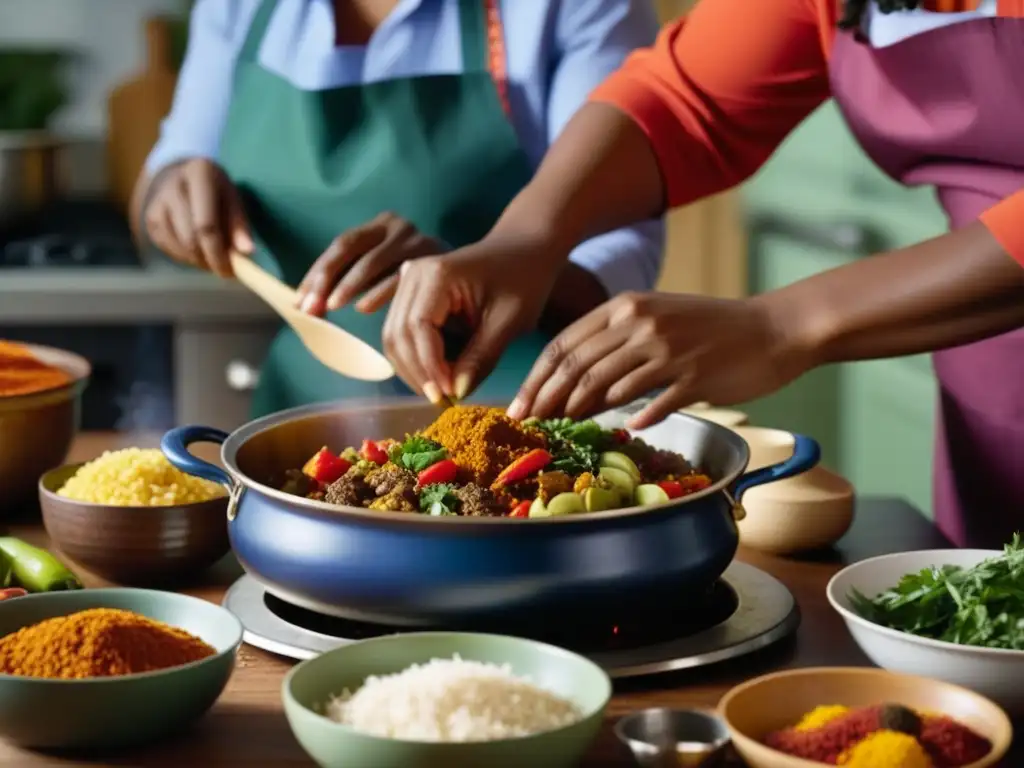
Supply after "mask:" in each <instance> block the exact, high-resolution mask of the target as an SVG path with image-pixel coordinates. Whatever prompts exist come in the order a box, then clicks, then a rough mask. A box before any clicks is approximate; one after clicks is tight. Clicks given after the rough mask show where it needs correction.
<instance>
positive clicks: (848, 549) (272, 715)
mask: <svg viewBox="0 0 1024 768" xmlns="http://www.w3.org/2000/svg"><path fill="white" fill-rule="evenodd" d="M156 440H157V438H156V437H155V436H147V437H144V438H140V437H134V438H132V437H128V436H122V435H103V434H87V435H83V436H82V437H80V438H79V439H78V441H77V442H76V444H75V447H74V449H73V452H72V456H71V458H70V459H69V461H84V460H87V459H91V458H94V457H95V456H96V455H98V454H99V453H101V452H102V451H103V450H106V449H111V448H117V447H122V446H125V445H133V444H134V445H155V444H156ZM206 447H208V446H206ZM203 453H206V455H207V457H209V454H208V453H207V452H206V451H203ZM12 533H13V534H14V535H16V536H22V537H24V538H26V539H29V540H32V541H33V542H35V543H38V544H44V545H45V543H46V536H45V532H44V531H43V530H42V528H41V526H40V525H39V524H38V523H36V524H26V525H19V526H12ZM946 546H949V544H948V542H947V541H946V540H945V539H944V538H943V537H942V535H941V534H939V533H938V531H937V530H936V529H935V528H934V527H933V526H932V524H931V523H929V522H928V521H927V520H926V519H925V518H924V517H923V516H922V515H921V514H920V513H918V512H917V511H916V510H915V509H914V508H913V507H911V506H910V505H908V504H906V503H905V502H903V501H901V500H898V499H894V498H865V499H861V500H859V501H858V503H857V517H856V522H855V523H854V526H853V528H852V529H851V531H850V532H849V533H848V534H847V535H846V536H845V537H844V538H843V539H842V541H841V542H840V543H839V545H838V547H837V548H836V550H835V551H833V552H829V553H826V554H823V555H817V556H815V557H809V558H806V559H800V560H797V559H787V558H779V557H772V556H768V555H763V554H760V553H756V552H749V551H744V550H741V551H740V554H739V559H740V560H742V561H744V562H747V563H750V564H751V565H754V566H756V567H758V568H762V569H764V570H765V571H767V572H769V573H771V574H772V575H774V576H775V577H777V578H779V579H781V580H782V581H783V582H784V583H785V584H786V585H787V586H788V587H789V588H790V589H791V590H792V591H793V594H794V595H795V596H796V598H797V601H798V602H799V604H800V608H801V610H802V613H803V623H802V625H801V626H800V629H799V631H798V633H797V636H796V638H795V640H790V641H787V642H783V643H781V644H780V645H778V646H775V647H772V648H769V649H767V650H766V651H764V652H761V653H759V654H757V655H755V656H749V657H746V658H744V659H740V660H737V661H733V662H729V663H724V664H721V665H718V666H716V667H712V668H708V669H704V670H695V671H690V672H684V673H679V674H674V675H670V676H655V677H652V678H649V679H642V680H639V681H624V682H619V683H616V695H615V697H614V699H613V701H612V703H611V706H610V708H609V711H608V718H607V722H606V725H605V728H604V729H603V731H602V733H601V736H600V738H599V739H598V741H597V743H596V744H595V745H594V747H593V749H592V750H591V752H590V753H589V756H588V758H587V760H586V761H585V762H584V763H583V766H584V768H626V767H627V766H630V765H633V763H632V761H631V758H630V756H629V754H628V752H626V751H625V750H624V749H623V748H622V747H620V745H619V744H618V742H617V741H616V739H615V737H614V735H613V734H612V730H611V725H612V722H613V721H614V719H615V718H617V717H619V716H621V715H624V714H626V713H628V712H630V711H633V710H636V709H640V708H643V707H650V706H672V707H683V706H714V705H715V704H716V703H717V702H718V699H719V698H720V697H721V696H722V694H723V693H725V691H727V690H728V689H729V688H730V687H732V686H733V685H735V684H737V683H739V682H741V681H743V680H746V679H748V678H750V677H755V676H757V675H761V674H764V673H766V672H770V671H773V670H777V669H783V668H791V667H809V666H820V665H830V666H846V665H853V666H864V665H867V664H868V662H867V660H866V658H865V657H864V656H863V654H861V652H860V651H859V650H858V649H857V647H856V646H855V645H854V643H853V640H852V639H851V638H850V636H849V635H848V634H847V632H846V629H845V627H844V625H843V623H842V621H841V620H840V618H839V617H838V615H836V614H835V613H834V612H833V611H832V609H831V608H830V607H829V605H828V602H827V600H826V598H825V584H826V583H827V582H828V580H829V578H830V577H831V576H832V575H833V574H834V573H835V572H836V571H837V570H839V569H840V568H841V567H843V565H845V564H847V563H851V562H854V561H857V560H862V559H864V558H867V557H872V556H874V555H879V554H884V553H888V552H897V551H904V550H915V549H931V548H939V547H946ZM239 573H240V570H239V569H238V566H237V565H236V564H234V563H227V562H225V563H221V564H219V565H218V566H217V567H215V568H214V569H212V570H211V571H210V572H209V573H208V574H206V576H205V577H204V580H203V583H202V584H200V585H197V586H195V587H193V588H190V589H187V590H185V591H187V592H188V593H189V594H193V595H197V596H200V597H204V598H206V599H208V600H211V601H214V602H220V599H221V596H222V595H223V593H224V590H225V588H226V587H227V586H228V585H229V584H230V583H231V581H232V580H233V579H234V578H236V577H237V576H238V575H239ZM85 581H86V583H87V584H89V585H90V586H98V585H100V584H101V583H102V582H99V581H98V580H96V579H90V578H89V577H88V575H85ZM291 666H292V662H291V661H290V660H285V659H281V658H278V657H275V656H273V655H271V654H267V653H264V652H263V651H259V650H256V649H254V648H250V647H249V646H243V647H242V649H241V651H240V652H239V657H238V667H237V669H236V670H235V674H234V676H233V678H232V680H231V682H230V683H229V685H228V688H227V690H226V691H225V693H224V695H223V696H222V697H221V699H220V701H218V703H217V704H216V705H215V707H214V708H213V710H212V711H211V712H210V713H209V715H208V716H207V717H205V718H204V719H203V720H202V721H200V722H199V723H198V724H197V725H196V726H195V727H194V729H192V730H191V731H189V732H188V733H187V734H185V735H183V736H182V737H180V738H178V739H176V740H173V741H172V742H170V743H167V744H164V745H159V746H154V747H150V748H147V749H145V750H138V751H133V752H131V753H128V754H119V755H117V756H110V757H93V758H91V759H89V760H88V761H85V760H83V761H76V760H74V759H69V758H65V757H54V756H44V755H33V754H29V753H26V752H23V751H20V750H17V749H14V748H12V747H8V746H5V745H3V744H2V743H0V766H17V767H18V768H57V767H58V766H86V765H89V766H133V767H135V766H139V767H146V768H148V767H149V766H167V767H168V768H178V766H182V765H202V766H213V765H216V766H218V767H219V768H234V767H237V768H243V767H244V768H287V767H290V766H296V767H298V766H304V767H308V766H312V765H313V763H312V761H311V760H309V759H308V757H307V756H306V755H305V753H304V752H303V751H302V749H301V747H299V745H298V743H297V742H296V741H295V739H294V738H293V737H292V735H291V731H290V730H289V728H288V724H287V722H286V721H285V718H284V714H283V712H282V708H281V699H280V686H281V679H282V677H283V676H284V674H285V673H286V672H287V670H288V669H290V668H291ZM734 765H735V764H734ZM1005 765H1024V743H1021V740H1018V744H1017V746H1016V747H1015V749H1014V750H1013V751H1012V753H1011V755H1010V756H1008V758H1007V760H1006V761H1005Z"/></svg>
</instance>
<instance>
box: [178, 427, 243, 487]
mask: <svg viewBox="0 0 1024 768" xmlns="http://www.w3.org/2000/svg"><path fill="white" fill-rule="evenodd" d="M227 439H228V433H227V432H225V431H223V430H221V429H214V428H213V427H202V426H199V425H196V424H193V425H190V426H187V427H175V428H174V429H172V430H169V431H168V432H167V433H166V434H164V436H163V438H162V439H161V440H160V450H161V451H163V452H164V456H166V457H167V460H168V461H169V462H171V464H173V465H174V466H176V467H177V468H178V469H180V470H181V471H182V472H184V473H185V474H187V475H195V476H196V477H201V478H203V479H204V480H212V481H213V482H215V483H219V484H220V485H223V486H224V487H225V488H227V489H228V491H233V490H234V484H235V483H234V481H233V480H232V479H231V475H229V474H228V473H227V471H226V470H223V469H221V468H220V467H218V466H217V465H216V464H211V463H210V462H208V461H204V460H203V459H200V458H199V457H198V456H193V455H192V454H191V453H190V452H189V450H188V447H189V446H190V445H192V443H217V444H218V445H219V444H221V443H223V442H224V441H225V440H227Z"/></svg>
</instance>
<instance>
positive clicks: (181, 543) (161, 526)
mask: <svg viewBox="0 0 1024 768" xmlns="http://www.w3.org/2000/svg"><path fill="white" fill-rule="evenodd" d="M80 466H82V465H81V464H68V465H67V466H64V467H60V468H58V469H54V470H51V471H50V472H47V473H46V474H45V475H43V476H42V477H41V478H40V479H39V505H40V506H41V507H42V510H43V525H45V526H46V532H47V533H48V534H49V535H50V540H51V541H52V542H53V543H54V544H55V545H56V547H57V548H58V549H60V551H61V552H63V553H64V554H65V555H66V556H67V557H68V558H70V559H71V560H73V561H74V562H75V563H77V564H78V565H81V566H83V567H84V568H85V569H86V570H88V571H91V572H92V573H94V574H96V575H97V576H100V577H102V578H104V579H107V580H109V581H112V582H115V583H117V584H125V585H131V586H139V585H146V586H152V585H157V584H162V583H172V582H181V581H185V580H188V579H191V578H193V577H195V576H198V575H199V574H200V573H201V572H202V571H204V570H205V569H207V568H209V567H210V566H211V565H213V564H214V563H215V562H217V561H218V560H219V559H220V558H221V557H223V556H224V555H225V554H226V553H227V551H228V550H229V549H230V543H229V541H228V521H227V505H228V499H227V496H222V497H220V498H217V499H212V500H211V501H201V502H197V503H194V504H181V505H178V506H170V507H117V506H113V505H110V504H94V503H91V502H85V501H74V500H73V499H66V498H64V497H63V496H58V495H57V491H58V490H60V488H61V487H62V486H63V485H64V483H65V482H67V480H68V478H70V477H71V476H72V475H73V474H74V473H75V471H76V470H77V469H78V468H79V467H80Z"/></svg>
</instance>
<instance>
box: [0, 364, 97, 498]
mask: <svg viewBox="0 0 1024 768" xmlns="http://www.w3.org/2000/svg"><path fill="white" fill-rule="evenodd" d="M24 346H25V347H27V348H28V349H29V350H30V351H31V352H32V354H34V355H35V356H36V357H37V358H38V359H39V360H42V361H43V362H44V363H48V364H49V365H54V366H57V367H58V368H61V369H63V370H65V371H67V372H68V373H69V374H71V381H70V382H69V383H67V384H65V385H64V386H62V387H57V388H55V389H48V390H45V391H43V392H34V393H32V394H28V395H16V396H14V397H2V396H0V508H4V509H13V508H14V507H16V506H18V505H20V504H23V503H25V502H26V501H31V499H32V495H33V493H34V491H35V486H36V482H37V481H38V480H39V476H40V475H41V474H42V473H43V472H45V471H46V470H48V469H52V468H53V467H57V466H60V464H61V462H63V461H64V459H65V458H67V455H68V451H69V450H71V443H72V441H73V440H74V439H75V434H76V433H77V432H78V424H79V418H80V417H79V414H80V410H81V400H82V392H83V391H84V390H85V386H86V384H87V383H88V381H89V375H90V374H91V372H92V368H91V366H90V365H89V361H88V360H86V359H85V358H84V357H81V356H79V355H76V354H74V353H73V352H65V351H64V350H62V349H55V348H53V347H43V346H38V345H35V344H25V345H24Z"/></svg>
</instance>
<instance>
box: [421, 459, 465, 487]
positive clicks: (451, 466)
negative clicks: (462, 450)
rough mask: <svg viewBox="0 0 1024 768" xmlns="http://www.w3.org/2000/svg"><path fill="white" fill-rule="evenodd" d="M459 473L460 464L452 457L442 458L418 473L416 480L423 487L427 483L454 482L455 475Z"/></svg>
mask: <svg viewBox="0 0 1024 768" xmlns="http://www.w3.org/2000/svg"><path fill="white" fill-rule="evenodd" d="M458 473H459V467H458V465H457V464H456V463H455V462H454V461H452V460H451V459H441V460H440V461H439V462H437V463H436V464H431V465H430V466H429V467H427V468H426V469H424V470H422V471H421V472H420V473H419V474H418V475H416V482H417V483H419V486H420V487H421V488H422V487H423V486H425V485H434V484H435V483H453V482H455V476H456V475H457V474H458Z"/></svg>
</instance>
